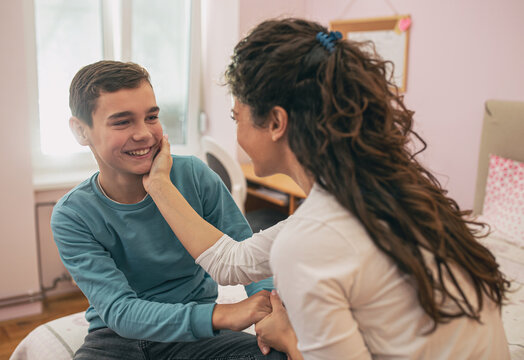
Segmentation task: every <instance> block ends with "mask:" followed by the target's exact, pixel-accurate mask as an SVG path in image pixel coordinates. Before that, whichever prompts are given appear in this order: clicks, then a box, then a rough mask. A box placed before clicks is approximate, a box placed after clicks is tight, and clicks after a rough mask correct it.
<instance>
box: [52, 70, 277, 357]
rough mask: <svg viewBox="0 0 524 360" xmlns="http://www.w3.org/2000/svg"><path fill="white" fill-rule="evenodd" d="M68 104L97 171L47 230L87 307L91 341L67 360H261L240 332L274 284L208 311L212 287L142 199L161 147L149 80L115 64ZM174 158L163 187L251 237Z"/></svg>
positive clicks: (89, 74)
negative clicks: (167, 182) (167, 183)
mask: <svg viewBox="0 0 524 360" xmlns="http://www.w3.org/2000/svg"><path fill="white" fill-rule="evenodd" d="M69 104H70V107H71V112H72V117H71V119H70V121H69V125H70V127H71V130H72V132H73V134H74V136H75V138H76V139H77V141H78V142H79V143H80V144H81V145H85V146H89V147H90V149H91V151H92V152H93V155H94V156H95V159H96V161H97V163H98V166H99V172H97V173H96V174H94V175H93V176H92V177H91V178H89V179H87V180H85V181H84V182H83V183H81V184H80V185H78V186H76V187H75V188H74V189H73V190H71V191H70V192H69V193H68V194H66V195H65V196H64V197H63V198H62V199H61V200H60V201H59V202H58V203H57V205H56V206H55V208H54V210H53V216H52V219H51V226H52V229H53V235H54V239H55V242H56V244H57V246H58V250H59V252H60V257H61V258H62V261H63V262H64V265H65V266H66V268H67V269H68V270H69V272H70V273H71V275H72V277H73V279H74V280H75V281H76V283H77V284H78V286H79V287H80V289H81V290H82V291H83V293H84V294H85V295H86V297H87V298H88V300H89V303H90V307H89V308H88V309H87V311H86V319H87V320H88V321H89V334H88V335H87V337H86V339H85V342H84V344H83V345H82V347H81V348H80V349H79V350H78V351H77V353H76V354H75V359H93V358H96V359H124V358H125V359H135V358H136V359H143V358H153V359H171V358H187V359H189V358H199V359H207V358H220V359H230V358H231V359H239V358H243V357H246V358H251V359H253V358H255V359H256V358H258V357H260V358H262V357H263V355H262V353H261V352H260V351H259V349H258V346H257V342H256V338H255V337H254V336H252V335H249V334H246V333H242V332H238V330H242V329H244V328H246V327H248V326H249V325H251V324H253V323H255V322H257V321H259V320H261V319H262V318H263V317H264V316H265V315H267V314H268V313H270V312H271V305H270V302H269V298H268V295H269V293H268V292H267V291H261V290H262V289H263V288H268V287H269V288H271V287H272V282H271V279H267V280H263V281H261V282H259V283H253V284H251V285H248V286H246V291H247V293H248V295H250V297H249V298H248V299H246V300H244V301H242V302H239V303H237V304H215V300H216V296H217V285H216V283H215V282H214V281H213V280H212V279H211V278H210V277H209V275H208V274H207V273H205V271H204V270H203V269H202V268H200V267H199V266H198V265H196V264H195V262H194V261H193V259H192V257H191V256H190V255H189V253H188V252H187V251H186V250H185V249H184V248H183V246H182V245H181V244H180V242H179V241H178V239H177V238H176V236H175V235H174V233H173V232H172V230H171V229H170V228H169V225H168V224H167V223H166V222H165V220H164V219H163V218H162V216H161V214H160V212H159V210H158V208H157V207H156V205H155V204H154V202H153V201H152V199H151V197H150V196H148V195H147V193H146V191H145V189H144V186H143V183H142V177H143V175H144V174H147V173H148V172H149V170H150V168H151V164H152V161H153V158H154V156H155V154H156V153H157V151H158V150H159V147H160V144H161V140H162V136H163V131H162V126H161V124H160V121H159V111H160V109H159V107H158V105H157V103H156V99H155V94H154V92H153V88H152V86H151V83H150V79H149V75H148V73H147V71H146V70H145V69H143V68H142V67H140V66H139V65H137V64H133V63H122V62H116V61H100V62H97V63H94V64H91V65H88V66H86V67H84V68H82V69H81V70H80V71H79V72H78V73H77V74H76V76H75V77H74V79H73V81H72V83H71V88H70V99H69ZM173 158H174V161H173V167H172V169H171V180H172V182H173V184H174V185H175V186H176V187H177V188H178V189H179V190H180V191H181V192H182V193H183V194H184V196H185V197H186V199H188V201H189V203H190V204H191V205H192V207H193V208H194V209H195V210H196V211H197V212H198V213H199V214H200V215H201V216H203V217H204V218H205V219H206V220H208V221H209V222H211V223H213V224H214V225H215V226H216V227H217V228H219V229H221V230H222V231H223V232H224V233H227V234H229V235H230V236H231V237H232V238H235V239H245V238H247V237H249V236H250V235H251V230H250V228H249V225H248V224H247V222H246V221H245V219H244V217H243V216H242V214H241V212H240V211H239V210H238V208H237V207H236V205H235V203H234V201H233V200H232V198H231V196H230V194H229V192H228V191H227V189H226V188H225V186H224V185H223V184H222V183H221V181H220V180H219V178H218V176H217V175H216V174H215V173H214V172H213V171H211V170H210V169H209V168H208V167H206V166H205V165H204V164H203V163H202V162H201V161H200V160H198V159H196V158H195V157H190V156H173ZM219 330H226V331H219ZM227 330H235V331H227ZM270 356H273V358H284V355H283V354H280V353H277V352H272V353H271V354H270ZM264 358H268V357H264Z"/></svg>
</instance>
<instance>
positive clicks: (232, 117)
mask: <svg viewBox="0 0 524 360" xmlns="http://www.w3.org/2000/svg"><path fill="white" fill-rule="evenodd" d="M229 117H230V118H231V120H233V121H234V122H237V119H235V114H234V113H233V110H231V112H230V113H229Z"/></svg>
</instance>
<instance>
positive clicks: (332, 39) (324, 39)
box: [317, 31, 342, 53]
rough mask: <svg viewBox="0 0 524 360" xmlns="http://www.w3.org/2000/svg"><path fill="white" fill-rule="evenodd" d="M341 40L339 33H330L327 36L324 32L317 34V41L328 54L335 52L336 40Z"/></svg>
mask: <svg viewBox="0 0 524 360" xmlns="http://www.w3.org/2000/svg"><path fill="white" fill-rule="evenodd" d="M339 39H342V34H341V33H340V31H331V32H330V33H329V34H327V33H325V32H322V31H321V32H319V33H318V34H317V40H318V41H319V42H320V43H321V44H322V46H324V47H325V48H326V49H327V50H328V51H329V52H330V53H332V52H333V51H335V43H336V42H337V40H339Z"/></svg>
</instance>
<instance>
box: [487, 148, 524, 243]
mask: <svg viewBox="0 0 524 360" xmlns="http://www.w3.org/2000/svg"><path fill="white" fill-rule="evenodd" d="M482 214H483V215H484V216H485V217H486V219H487V220H488V223H489V224H490V225H491V226H492V227H493V228H494V229H495V230H496V231H498V232H499V233H500V235H502V236H504V238H505V239H506V240H508V241H510V242H512V243H515V244H517V245H519V246H522V247H524V163H521V162H519V161H515V160H510V159H506V158H503V157H501V156H497V155H490V158H489V171H488V181H487V184H486V196H485V197H484V208H483V210H482Z"/></svg>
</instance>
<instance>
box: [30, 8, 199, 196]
mask: <svg viewBox="0 0 524 360" xmlns="http://www.w3.org/2000/svg"><path fill="white" fill-rule="evenodd" d="M101 2H102V8H103V9H104V11H103V14H104V17H103V19H102V26H103V27H104V31H103V35H104V39H103V46H104V54H105V58H107V59H110V58H114V57H115V54H113V50H112V49H113V46H112V45H113V41H114V37H115V36H114V35H115V34H114V32H115V31H119V29H118V27H120V26H121V29H122V30H121V31H122V39H123V41H122V43H123V44H124V45H123V49H122V50H121V51H122V54H121V58H122V60H123V61H127V60H129V58H130V46H128V47H127V48H126V46H125V44H126V43H127V44H130V42H131V38H130V33H129V30H128V31H127V33H126V31H125V29H126V28H127V29H130V25H129V24H126V23H125V20H124V23H123V24H114V23H112V21H111V19H109V14H110V12H112V11H114V10H115V7H114V1H113V0H101ZM122 4H123V5H122V6H123V8H122V11H123V12H125V11H129V10H130V9H129V8H128V7H127V6H126V1H125V0H124V1H123V3H122ZM24 5H25V14H26V20H27V21H25V33H26V44H25V45H26V46H25V47H26V53H27V74H28V82H29V86H28V87H29V97H30V99H29V103H30V109H29V114H30V117H31V119H30V125H31V144H32V145H31V147H32V149H31V153H32V160H33V186H34V188H35V190H37V191H38V190H52V189H63V188H69V187H73V186H76V185H77V184H79V183H80V182H81V181H83V180H85V179H87V178H88V177H89V176H90V175H91V174H93V173H94V172H96V171H97V170H98V166H97V164H96V161H95V159H94V157H93V155H92V154H91V151H88V152H86V153H75V154H71V155H68V156H61V157H57V156H52V155H45V154H43V153H42V152H41V144H40V121H39V110H38V80H37V79H38V77H37V58H36V56H37V54H36V34H35V15H34V0H24ZM190 16H191V21H190V45H189V56H190V58H189V80H188V104H187V113H186V129H187V130H186V131H187V134H186V144H184V145H171V153H174V154H180V155H198V153H199V150H200V132H199V116H200V96H201V89H200V88H201V0H192V1H191V15H190ZM124 19H126V17H125V16H124ZM153 86H154V84H153ZM67 121H68V119H64V126H68V125H67ZM71 136H73V135H72V134H71Z"/></svg>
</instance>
